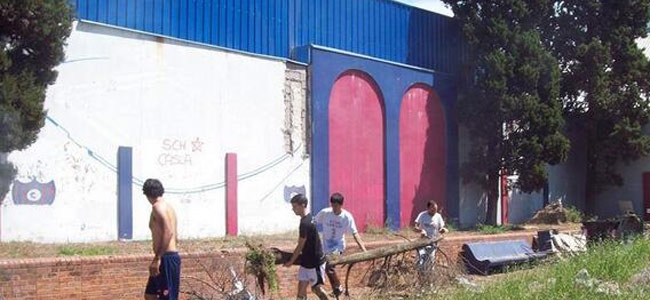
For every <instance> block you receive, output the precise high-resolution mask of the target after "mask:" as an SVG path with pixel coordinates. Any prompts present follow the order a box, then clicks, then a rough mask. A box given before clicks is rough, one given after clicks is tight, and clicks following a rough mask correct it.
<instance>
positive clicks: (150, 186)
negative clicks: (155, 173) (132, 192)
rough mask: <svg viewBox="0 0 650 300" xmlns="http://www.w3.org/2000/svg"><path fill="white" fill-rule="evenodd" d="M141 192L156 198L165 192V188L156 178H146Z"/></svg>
mask: <svg viewBox="0 0 650 300" xmlns="http://www.w3.org/2000/svg"><path fill="white" fill-rule="evenodd" d="M142 193H143V194H144V195H145V196H147V197H150V198H158V197H160V196H162V195H163V194H164V193H165V188H164V187H163V185H162V183H161V182H160V180H158V179H152V178H149V179H147V180H146V181H145V182H144V184H143V185H142Z"/></svg>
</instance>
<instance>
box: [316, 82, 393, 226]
mask: <svg viewBox="0 0 650 300" xmlns="http://www.w3.org/2000/svg"><path fill="white" fill-rule="evenodd" d="M382 103H383V102H382V97H381V93H380V92H379V89H378V87H377V85H376V84H375V82H374V80H373V79H372V78H371V77H370V76H368V75H367V74H365V73H363V72H360V71H354V70H353V71H347V72H345V73H343V74H342V75H341V76H340V77H339V78H338V79H337V80H336V82H335V83H334V85H333V86H332V91H331V94H330V100H329V159H330V161H329V163H330V173H329V189H330V194H331V193H334V192H340V193H342V194H343V196H344V197H345V208H346V209H347V210H349V211H350V212H351V213H352V214H353V215H354V217H355V219H356V223H357V227H358V228H359V230H364V229H365V227H366V225H369V224H371V225H373V226H383V224H384V216H385V211H384V210H385V209H384V207H385V200H384V190H385V175H384V173H385V172H384V110H383V105H382ZM328 202H329V199H328Z"/></svg>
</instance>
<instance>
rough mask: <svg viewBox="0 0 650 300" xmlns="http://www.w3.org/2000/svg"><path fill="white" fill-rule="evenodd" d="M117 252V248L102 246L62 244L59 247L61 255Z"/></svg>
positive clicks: (92, 254)
mask: <svg viewBox="0 0 650 300" xmlns="http://www.w3.org/2000/svg"><path fill="white" fill-rule="evenodd" d="M113 253H115V249H113V248H110V247H102V246H86V247H75V246H62V247H61V248H59V251H58V255H60V256H95V255H110V254H113Z"/></svg>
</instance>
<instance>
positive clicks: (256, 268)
mask: <svg viewBox="0 0 650 300" xmlns="http://www.w3.org/2000/svg"><path fill="white" fill-rule="evenodd" d="M246 247H247V248H248V252H246V262H247V265H246V272H248V273H249V274H252V275H254V276H256V277H257V278H264V279H265V280H267V281H268V283H269V287H270V289H271V290H272V291H277V290H278V288H279V285H278V275H277V274H276V267H275V255H274V254H273V253H272V252H271V251H268V250H266V249H265V248H264V246H263V245H261V244H258V245H254V244H252V243H250V242H248V241H247V242H246Z"/></svg>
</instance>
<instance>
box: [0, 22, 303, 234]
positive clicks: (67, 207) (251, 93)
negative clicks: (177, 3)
mask: <svg viewBox="0 0 650 300" xmlns="http://www.w3.org/2000/svg"><path fill="white" fill-rule="evenodd" d="M58 70H59V77H58V80H57V82H56V84H55V85H53V86H51V87H50V88H49V89H48V95H47V99H46V102H45V106H46V108H47V109H48V111H49V112H48V115H49V116H50V117H51V118H53V120H54V121H56V122H57V123H58V124H59V125H60V127H58V126H56V125H55V124H54V123H52V122H50V121H46V125H45V127H44V128H43V130H42V132H41V134H40V135H39V139H38V141H37V142H36V143H35V144H34V145H32V146H31V147H30V148H28V149H27V150H25V151H18V152H14V153H11V154H10V155H9V160H10V161H12V162H13V163H14V164H15V165H16V166H17V167H18V168H19V177H20V178H22V179H23V181H26V180H25V179H27V178H31V177H36V178H38V179H39V180H41V181H49V180H54V181H55V183H56V188H57V195H56V199H55V200H54V203H53V204H52V205H51V206H36V205H14V203H13V201H12V199H11V192H10V193H9V195H8V196H7V199H5V200H4V202H3V205H2V207H1V210H2V211H1V214H2V215H1V217H2V218H1V219H2V220H1V222H2V223H1V227H0V228H1V232H0V234H1V235H0V237H1V239H2V241H14V240H29V241H37V242H68V241H70V242H81V241H102V240H115V239H116V238H117V188H116V187H117V177H116V172H115V171H114V170H111V169H110V168H109V167H107V166H105V165H109V166H116V165H117V161H116V157H117V148H118V146H131V147H133V161H134V164H133V175H134V177H135V178H137V179H140V180H144V179H146V178H149V177H154V178H159V179H160V180H161V181H162V182H163V184H164V185H165V188H166V190H167V192H168V193H166V194H165V198H166V199H167V200H168V201H169V202H170V203H171V204H172V205H173V206H174V207H175V208H176V211H177V214H178V218H179V220H178V232H179V237H180V238H200V237H214V236H223V235H224V234H225V209H224V208H225V206H224V203H225V190H224V188H223V187H220V185H219V184H220V183H223V182H224V180H225V176H224V174H225V171H224V167H225V164H224V161H225V154H226V153H227V152H235V153H237V155H238V171H239V174H240V176H241V175H242V174H249V175H251V174H250V173H251V172H252V171H255V172H254V173H255V174H253V175H252V177H250V178H248V179H244V180H241V181H240V182H239V229H240V232H242V233H261V232H264V233H270V232H281V231H286V230H292V229H294V227H295V226H296V223H297V219H295V218H294V217H293V213H292V212H291V209H290V205H289V204H288V202H287V201H286V200H285V197H284V187H285V185H300V186H305V188H306V191H307V192H308V191H309V164H308V160H307V159H306V158H304V152H303V151H304V147H302V148H298V149H297V150H296V149H294V150H295V154H294V155H288V154H287V149H286V148H285V140H284V134H283V131H282V130H283V128H285V124H284V121H285V103H284V85H285V71H286V64H285V63H284V62H282V61H276V60H270V59H263V58H259V57H253V56H248V55H243V54H238V53H231V52H226V51H222V50H219V49H215V48H210V47H205V46H200V45H192V44H188V43H184V42H179V41H170V40H163V39H160V38H155V37H152V36H147V35H144V34H139V33H134V32H129V31H124V30H120V29H114V28H109V27H104V26H100V25H94V24H87V23H75V27H74V30H73V32H72V35H71V36H70V38H69V40H68V47H67V50H66V61H65V62H64V63H63V64H61V65H60V66H59V67H58ZM303 100H304V99H303ZM296 101H300V99H298V100H296ZM301 128H302V127H301ZM301 128H298V129H297V130H296V134H297V136H299V134H300V132H298V131H299V130H300V129H301ZM75 142H76V143H78V144H76V143H75ZM299 144H300V139H296V143H295V145H299ZM86 148H87V149H86ZM294 148H297V147H294ZM88 149H90V150H92V151H93V153H94V154H95V155H96V156H101V157H103V158H104V159H105V163H104V164H102V163H100V161H98V160H96V159H94V158H93V157H91V156H90V155H89V154H88V153H87V150H88ZM271 163H273V165H271ZM258 173H259V174H258ZM137 183H138V181H137V180H136V184H134V186H133V190H134V191H133V202H134V203H133V215H134V218H133V237H134V239H138V240H140V239H148V238H149V230H148V220H149V211H150V205H149V203H148V202H147V201H146V199H145V198H144V196H143V195H142V191H141V186H139V185H138V184H137ZM200 187H207V189H205V188H204V189H201V188H200Z"/></svg>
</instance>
